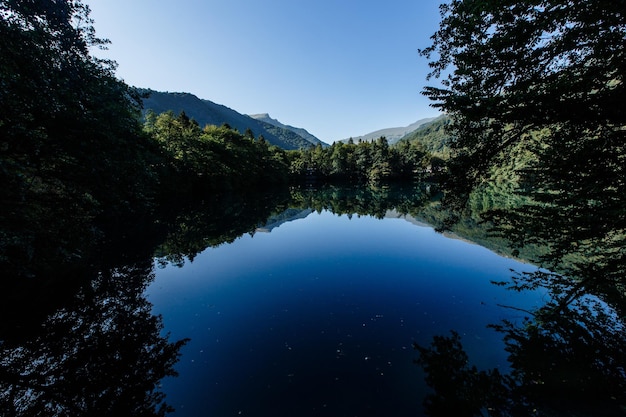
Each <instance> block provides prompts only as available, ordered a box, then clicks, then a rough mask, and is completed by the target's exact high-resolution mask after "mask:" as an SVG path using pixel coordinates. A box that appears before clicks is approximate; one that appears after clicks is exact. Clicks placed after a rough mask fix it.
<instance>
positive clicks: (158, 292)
mask: <svg viewBox="0 0 626 417" xmlns="http://www.w3.org/2000/svg"><path fill="white" fill-rule="evenodd" d="M326 207H328V205H326ZM357 211H358V210H357ZM349 212H350V207H347V208H344V209H341V210H336V209H335V210H329V209H327V208H320V207H319V205H318V207H317V209H312V208H309V207H303V206H302V203H300V206H299V207H292V208H288V207H284V208H283V209H282V211H281V212H277V213H274V216H273V217H271V218H270V219H268V221H267V222H268V223H267V224H263V223H260V224H259V225H258V227H256V229H255V230H254V232H252V233H245V234H243V235H241V236H239V237H237V238H236V239H235V240H234V241H232V242H230V243H224V244H217V245H214V246H213V247H208V248H206V249H204V250H202V251H199V253H198V254H195V255H194V256H193V261H190V260H189V259H184V260H183V262H176V264H177V265H176V264H172V263H170V262H167V261H163V259H158V260H155V262H154V268H155V278H154V281H153V282H152V283H151V285H150V286H149V287H148V288H147V289H146V292H145V295H146V297H147V299H148V300H149V302H150V303H152V305H153V307H152V312H153V313H154V314H158V315H161V316H162V319H163V324H164V332H165V333H167V332H169V333H170V338H171V339H173V340H177V339H182V338H189V339H190V340H189V342H188V343H187V344H186V345H185V346H184V347H183V348H182V349H181V353H182V355H181V357H180V361H179V362H178V363H177V364H176V366H175V369H176V370H177V371H178V373H179V376H178V377H168V378H165V379H164V380H163V381H162V389H163V392H164V393H165V394H166V401H167V403H168V404H170V405H171V406H173V407H174V408H175V410H176V411H175V413H174V414H173V415H175V416H181V417H182V416H200V415H202V416H205V415H206V416H216V417H221V416H240V415H241V416H245V415H248V416H366V415H379V416H419V415H423V407H422V402H423V399H424V396H425V395H426V394H427V393H428V392H430V391H429V388H428V387H427V386H426V384H425V382H424V372H423V370H422V369H421V368H420V367H419V366H417V365H415V364H414V363H413V361H414V360H415V359H416V357H417V356H418V355H417V352H416V351H415V350H414V348H413V344H414V343H418V344H420V345H424V346H425V345H428V344H429V343H430V342H431V340H432V339H433V337H434V336H436V335H449V334H450V331H451V330H455V331H457V332H458V333H459V334H460V336H461V338H462V342H463V346H464V348H465V350H466V352H467V354H468V355H469V358H470V360H471V362H472V363H474V364H476V365H477V366H478V368H479V369H483V368H498V369H500V370H502V372H506V371H507V370H508V366H509V365H508V363H507V353H506V352H505V351H504V342H503V340H502V335H501V334H499V333H498V332H496V331H495V330H493V329H491V328H488V327H487V326H488V325H489V324H493V323H497V322H500V321H502V320H511V321H512V322H520V321H522V320H523V318H524V316H525V314H524V313H523V312H522V310H532V309H535V308H537V307H538V306H539V305H541V304H542V302H543V297H544V293H543V292H541V291H533V292H523V293H519V292H512V291H508V290H507V289H505V288H503V287H502V286H497V285H494V284H493V283H492V281H504V280H508V279H509V278H510V277H511V274H512V273H511V270H515V271H519V272H521V271H536V270H537V268H536V267H534V266H532V265H529V264H524V263H521V262H518V261H516V260H513V259H510V258H506V257H503V256H500V255H498V254H496V253H494V252H492V251H490V250H488V249H485V248H483V247H481V246H479V245H477V244H474V243H471V242H469V241H466V240H464V239H461V238H459V237H457V236H454V235H448V234H441V233H438V232H436V231H435V230H434V229H433V227H432V226H430V225H428V224H426V223H424V221H423V219H417V218H415V217H412V216H410V215H402V214H400V213H399V212H398V211H396V210H394V207H387V208H386V209H385V210H383V211H381V210H380V209H379V210H377V214H376V215H375V216H373V215H368V214H360V215H359V214H357V213H356V212H355V213H349ZM383 214H384V215H383ZM181 264H182V266H181ZM509 306H513V307H515V308H508V307H509Z"/></svg>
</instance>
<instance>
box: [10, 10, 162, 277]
mask: <svg viewBox="0 0 626 417" xmlns="http://www.w3.org/2000/svg"><path fill="white" fill-rule="evenodd" d="M106 43H107V42H106V41H104V40H101V39H98V38H97V37H96V36H95V31H94V28H93V26H92V20H91V19H90V17H89V8H88V6H86V5H84V4H82V2H81V1H74V0H48V1H19V0H3V1H1V2H0V186H1V187H2V191H3V192H2V193H1V195H0V206H2V207H3V210H2V212H1V213H0V262H3V261H5V260H7V259H13V260H14V262H15V264H16V265H29V264H32V262H33V258H34V257H37V256H39V255H40V254H51V253H54V252H58V253H62V252H63V251H64V250H67V248H64V245H65V243H63V242H65V241H66V240H68V239H69V238H70V236H72V235H73V233H72V232H75V234H76V236H79V237H80V236H84V238H85V239H86V240H87V241H89V240H90V239H92V238H93V236H88V233H85V230H92V229H91V228H90V227H89V223H90V222H91V221H92V220H93V219H94V218H99V219H101V220H105V219H106V220H107V221H110V220H113V221H117V219H118V218H119V215H120V213H122V212H125V213H127V212H129V211H132V208H137V207H140V206H142V205H143V203H144V202H145V201H146V200H147V198H148V191H149V190H150V187H149V184H151V183H152V182H153V180H154V178H153V176H152V171H151V169H150V166H151V157H152V156H151V155H153V154H154V153H153V151H152V145H151V142H150V141H149V140H148V138H147V137H144V136H143V135H142V133H141V124H140V123H139V120H138V104H139V100H138V99H137V98H136V97H134V95H133V91H132V90H131V89H130V88H129V87H128V86H127V85H125V84H124V83H122V82H121V81H119V80H117V79H116V78H115V76H114V69H115V64H114V63H112V62H109V61H104V60H100V59H97V58H95V57H93V56H92V55H91V54H90V51H91V48H94V47H99V46H100V47H102V46H104V45H106ZM82 220H84V221H85V222H84V223H83V222H82ZM18 254H19V256H18ZM5 276H6V274H5Z"/></svg>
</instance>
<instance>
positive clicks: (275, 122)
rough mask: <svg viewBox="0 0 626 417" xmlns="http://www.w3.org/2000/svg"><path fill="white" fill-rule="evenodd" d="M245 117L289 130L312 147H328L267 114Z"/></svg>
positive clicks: (301, 129) (307, 133)
mask: <svg viewBox="0 0 626 417" xmlns="http://www.w3.org/2000/svg"><path fill="white" fill-rule="evenodd" d="M247 116H249V117H252V118H253V119H256V120H261V121H263V122H265V123H269V124H272V125H274V126H277V127H281V128H283V129H288V130H291V131H292V132H294V133H296V134H297V135H299V136H301V137H302V138H304V139H305V140H307V141H309V142H310V143H311V144H312V145H313V146H316V145H318V144H320V145H322V147H327V146H329V145H328V144H327V143H325V142H323V141H322V140H320V139H319V138H317V137H316V136H315V135H312V134H311V133H309V132H308V131H307V130H306V129H303V128H301V127H294V126H291V125H286V124H283V123H281V122H280V121H278V120H276V119H273V118H272V117H271V116H270V115H269V113H258V114H248V115H247Z"/></svg>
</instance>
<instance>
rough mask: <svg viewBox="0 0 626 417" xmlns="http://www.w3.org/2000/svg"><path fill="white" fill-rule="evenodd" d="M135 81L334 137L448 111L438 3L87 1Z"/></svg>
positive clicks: (125, 74)
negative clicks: (436, 54) (441, 104)
mask: <svg viewBox="0 0 626 417" xmlns="http://www.w3.org/2000/svg"><path fill="white" fill-rule="evenodd" d="M85 3H86V4H88V5H89V6H90V7H91V10H92V14H91V16H92V18H93V19H94V20H95V23H94V26H95V28H96V33H97V35H98V36H99V37H102V38H108V39H110V40H111V42H112V44H111V45H109V50H108V51H105V52H100V51H99V52H97V53H96V55H98V56H100V57H107V58H112V59H114V60H115V61H117V63H118V64H119V67H118V70H117V76H118V77H119V78H121V79H123V80H124V81H125V82H126V83H128V84H130V85H133V86H137V87H146V88H152V89H155V90H158V91H170V92H190V93H193V94H195V95H197V96H198V97H200V98H203V99H208V100H211V101H214V102H216V103H219V104H223V105H225V106H228V107H230V108H232V109H234V110H236V111H238V112H240V113H244V114H252V113H269V114H270V116H272V117H273V118H275V119H278V120H280V121H281V122H283V123H285V124H290V125H293V126H297V127H302V128H305V129H307V130H308V131H309V132H311V133H312V134H314V135H316V136H317V137H318V138H320V139H321V140H323V141H325V142H328V143H330V142H333V141H334V140H339V139H344V138H348V137H350V136H358V135H362V134H365V133H369V132H372V131H375V130H378V129H383V128H387V127H399V126H407V125H409V124H411V123H413V122H415V121H417V120H418V119H421V118H424V117H431V116H435V115H437V111H436V110H435V109H433V108H431V107H429V101H428V100H427V99H426V98H425V97H423V96H422V95H421V93H420V92H421V90H422V88H423V87H424V86H425V85H427V84H433V83H434V82H436V80H435V81H432V80H431V81H429V82H427V81H426V74H427V72H428V66H427V61H426V59H425V58H423V57H420V56H419V55H418V53H417V49H418V48H423V47H426V46H428V45H429V42H430V40H429V37H430V36H431V35H432V33H433V32H434V31H435V30H436V29H437V27H438V22H439V12H438V5H439V3H440V1H439V0H388V1H384V2H382V1H373V0H315V1H313V0H310V1H304V0H302V1H301V0H265V1H259V0H204V1H202V0H177V1H163V0H85Z"/></svg>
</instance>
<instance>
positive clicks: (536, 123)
mask: <svg viewBox="0 0 626 417" xmlns="http://www.w3.org/2000/svg"><path fill="white" fill-rule="evenodd" d="M624 10H626V2H625V1H623V0H619V1H612V0H611V1H609V0H576V1H574V0H523V1H510V0H509V1H500V0H453V1H451V2H449V3H447V4H443V5H442V6H441V17H442V20H441V24H440V28H439V30H438V31H437V32H436V33H435V34H434V35H433V36H432V40H433V43H432V45H431V46H429V47H428V48H425V49H423V50H421V53H422V54H423V55H425V56H426V57H428V58H433V57H434V58H435V59H433V60H432V61H431V62H430V66H431V68H432V72H431V74H430V76H434V77H441V78H442V84H443V86H442V87H427V88H426V89H425V94H426V95H427V96H428V97H430V98H431V99H432V100H434V102H435V104H434V106H435V107H438V108H440V109H442V110H443V111H445V112H447V113H448V114H449V115H450V116H452V118H453V120H454V121H453V123H452V124H451V126H450V128H451V132H452V134H453V136H454V137H455V142H454V144H453V146H454V148H455V150H456V153H455V158H454V162H455V163H454V164H452V167H453V169H456V170H457V171H455V174H458V175H456V176H455V178H456V179H457V180H458V179H459V178H469V179H470V182H469V183H465V185H469V186H472V185H473V184H475V183H476V181H478V180H480V177H481V176H483V175H484V174H485V172H486V171H487V170H488V169H489V167H490V166H491V165H493V164H498V163H500V162H501V161H502V158H505V157H506V152H507V151H510V150H511V149H512V148H513V147H514V146H519V145H520V143H524V142H525V141H526V142H527V141H529V140H530V139H531V135H530V133H531V132H539V131H543V132H544V133H545V135H544V138H546V141H545V142H546V143H545V145H546V146H545V147H544V148H541V150H542V151H543V150H545V149H550V150H552V151H555V152H553V153H556V154H558V155H559V157H561V158H564V159H565V160H568V161H576V160H586V161H587V162H588V163H587V166H584V167H578V168H579V169H583V170H585V171H586V172H590V171H592V170H593V169H592V167H593V166H594V165H595V164H597V163H600V162H601V161H602V160H603V159H604V158H607V157H608V163H609V164H612V165H611V167H612V168H611V169H618V170H619V168H618V167H617V166H615V165H613V164H615V162H617V161H614V159H615V158H610V157H609V156H610V154H618V155H623V154H624V141H625V136H626V129H625V126H626V113H624V112H623V111H622V110H621V101H622V97H624V96H625V93H626V91H625V86H624V73H625V72H626V54H625V48H624V46H625V42H626V13H624ZM581 143H586V144H587V145H588V146H587V145H579V144H581ZM588 147H592V148H594V149H597V150H600V149H604V150H603V151H602V152H600V154H601V155H600V154H598V155H594V156H593V158H588V156H589V155H588V154H586V152H587V151H588V149H584V148H588ZM535 150H539V149H535ZM622 158H623V157H622ZM618 159H619V158H618ZM574 163H575V164H576V162H574ZM568 165H569V162H568V163H565V167H563V169H564V170H565V171H567V168H566V167H567V166H568ZM578 165H580V164H578ZM563 173H564V172H563V171H561V172H560V173H559V175H560V174H563ZM620 175H622V178H623V170H621V171H620ZM457 185H458V184H457ZM613 185H616V184H613ZM610 187H611V186H610V185H608V184H607V186H606V188H610ZM621 187H623V183H622V184H621Z"/></svg>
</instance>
